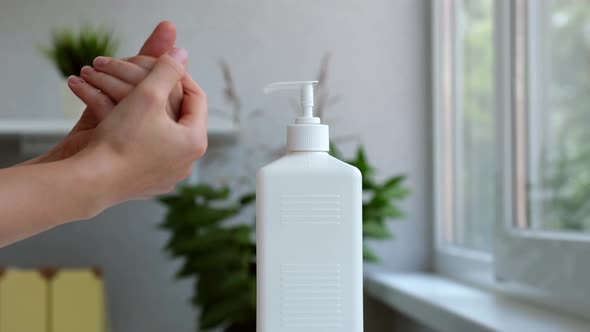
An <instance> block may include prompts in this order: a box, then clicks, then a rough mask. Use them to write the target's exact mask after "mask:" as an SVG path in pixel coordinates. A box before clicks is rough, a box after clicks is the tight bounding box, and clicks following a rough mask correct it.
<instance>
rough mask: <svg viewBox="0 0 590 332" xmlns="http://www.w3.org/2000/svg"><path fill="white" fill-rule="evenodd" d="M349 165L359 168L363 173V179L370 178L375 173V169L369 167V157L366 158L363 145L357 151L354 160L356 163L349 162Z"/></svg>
mask: <svg viewBox="0 0 590 332" xmlns="http://www.w3.org/2000/svg"><path fill="white" fill-rule="evenodd" d="M349 164H351V165H353V166H355V167H356V168H358V169H359V171H361V174H362V175H363V177H365V176H370V175H371V174H372V173H373V172H374V169H373V167H372V166H371V165H369V163H368V161H367V157H366V156H365V150H364V148H363V146H362V145H361V146H359V147H358V149H357V151H356V158H355V159H354V161H352V162H349Z"/></svg>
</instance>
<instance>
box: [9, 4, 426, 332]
mask: <svg viewBox="0 0 590 332" xmlns="http://www.w3.org/2000/svg"><path fill="white" fill-rule="evenodd" d="M427 7H428V3H427V1H415V0H396V1H392V0H365V1H352V0H346V1H345V0H316V1H310V0H307V1H301V0H300V1H287V0H256V1H231V0H215V1H202V0H174V1H161V0H129V1H115V0H105V1H91V0H77V1H76V0H54V1H44V2H40V1H33V0H0V45H2V48H1V51H0V100H2V104H1V105H2V106H0V121H1V118H2V117H16V116H47V117H52V116H58V115H59V112H60V111H59V104H58V98H57V82H58V81H59V79H58V76H57V74H56V73H55V71H54V70H53V69H52V67H51V66H50V64H48V63H47V62H46V61H45V60H44V59H43V58H42V57H40V56H39V54H38V51H37V49H36V47H37V45H39V44H42V43H44V42H46V40H47V37H48V36H49V29H50V28H51V27H54V26H59V25H70V24H78V23H80V22H86V21H88V22H92V23H105V24H108V25H109V26H112V27H113V29H114V30H115V31H116V32H117V33H118V34H119V36H120V37H121V40H122V47H121V51H120V54H121V55H130V54H133V53H134V52H135V51H136V50H137V48H138V47H139V45H140V44H141V41H142V40H143V39H144V38H145V36H146V35H147V34H148V33H149V32H150V31H151V29H152V28H153V27H154V26H155V24H156V23H157V22H158V21H159V20H162V19H169V20H172V21H174V22H175V23H176V24H177V26H178V34H179V40H178V45H181V46H183V47H185V48H187V49H188V51H189V53H190V55H191V66H190V72H191V74H192V75H193V77H195V78H196V79H197V80H198V81H199V82H200V84H201V85H202V86H203V88H204V89H205V90H206V91H207V92H208V95H209V97H210V104H211V106H216V107H224V103H223V99H222V95H221V88H222V80H221V75H220V73H219V68H218V66H217V60H218V58H219V57H220V56H223V57H224V58H225V59H226V60H227V61H228V62H229V63H230V65H231V66H232V69H233V74H234V76H235V79H236V81H237V85H238V89H239V90H240V94H241V95H242V98H243V102H244V106H245V108H246V109H254V108H256V107H262V108H264V109H265V110H266V115H265V117H263V118H261V119H259V121H257V122H254V121H250V122H248V128H247V131H248V132H249V133H251V135H252V136H253V138H252V139H253V140H254V141H256V142H261V143H267V142H274V143H275V144H274V145H275V146H280V145H281V144H282V143H284V136H285V133H284V128H283V126H284V124H286V123H287V122H289V121H291V117H292V111H291V107H290V105H289V104H288V102H287V101H285V100H287V99H286V98H280V97H272V98H269V97H265V96H263V95H262V94H261V93H260V90H261V87H262V86H263V85H264V84H266V83H268V82H273V81H278V80H299V79H309V78H313V77H315V73H316V71H317V68H318V63H319V59H320V57H321V56H322V55H323V54H324V52H326V51H330V52H331V53H332V55H333V57H332V59H333V61H332V66H331V72H330V75H331V76H330V78H329V83H328V84H329V86H330V90H331V91H332V92H333V94H335V95H339V96H340V97H341V98H342V101H341V102H340V103H339V104H338V105H337V106H336V107H334V108H333V109H332V111H331V112H330V114H331V115H333V118H335V121H330V122H331V132H332V135H333V136H342V135H348V134H359V135H360V137H361V140H362V142H363V143H364V144H365V146H366V147H367V150H368V154H369V158H370V160H371V161H372V162H374V163H375V164H376V165H377V166H378V168H379V171H380V172H381V174H383V175H389V174H397V173H406V174H408V176H409V180H408V183H407V184H408V185H409V186H410V187H411V188H412V191H413V193H412V195H411V197H410V198H409V199H408V200H406V201H405V202H404V204H403V208H404V209H405V211H407V213H408V218H407V220H405V221H401V222H395V223H393V224H392V229H393V231H394V233H395V234H396V239H395V240H394V241H388V242H385V243H379V244H375V247H376V248H377V249H378V251H379V253H380V254H381V255H382V256H383V257H384V259H383V261H384V265H385V266H387V267H388V268H391V269H394V270H422V269H427V268H428V267H429V251H430V244H429V243H430V238H431V236H430V234H431V230H430V222H429V220H430V211H429V206H430V205H429V204H430V198H429V197H430V196H429V194H430V168H429V167H430V166H429V160H430V159H429V157H428V156H429V141H430V130H429V128H430V125H429V123H430V116H429V112H430V109H429V97H430V94H429V88H428V86H429V53H430V49H429V47H428V45H429V40H428V39H429V33H428V32H429V26H430V23H429V11H428V8H427ZM347 150H348V151H350V149H347ZM0 152H1V153H2V154H0V159H1V160H2V161H3V164H4V165H7V164H9V163H11V162H13V161H15V160H16V159H18V157H17V156H16V155H15V153H16V152H15V148H14V141H5V142H0ZM260 162H262V161H260ZM228 165H229V166H228ZM232 165H237V164H236V163H233V162H231V160H230V162H228V163H227V165H226V167H215V168H210V169H207V170H206V171H205V172H203V174H202V176H201V177H202V178H208V179H211V178H217V177H220V176H225V175H228V174H231V173H232V172H236V171H238V168H239V166H232ZM252 176H253V174H252ZM162 214H163V210H162V209H161V208H160V207H159V206H157V205H156V204H155V203H151V202H134V203H128V204H124V205H122V206H119V207H115V208H112V209H110V210H108V211H106V212H105V213H103V214H101V215H100V216H98V217H96V218H94V219H93V220H91V221H87V222H81V223H77V224H72V225H67V226H63V227H60V228H58V229H54V230H52V231H49V232H47V233H45V234H42V235H40V236H37V237H35V238H32V239H29V240H26V241H23V242H21V243H18V244H15V245H13V246H11V247H8V248H4V249H1V250H0V265H24V266H39V265H58V266H79V265H100V266H102V267H103V268H104V269H105V278H106V283H107V291H108V299H109V309H110V316H111V321H112V325H113V328H114V329H113V330H114V332H122V331H145V332H150V331H163V330H174V331H189V330H194V328H193V327H194V324H195V317H194V313H193V311H192V309H191V308H190V307H189V306H188V305H187V298H188V296H189V294H190V293H191V287H190V283H188V282H173V281H172V275H173V271H174V269H175V267H176V266H177V264H178V263H177V262H171V261H170V260H169V258H168V257H167V256H166V255H165V254H163V253H162V252H161V247H162V246H163V244H164V242H165V240H166V237H167V235H166V234H165V233H163V232H161V231H159V230H157V229H156V228H155V225H156V224H157V223H158V222H159V221H160V219H161V217H162Z"/></svg>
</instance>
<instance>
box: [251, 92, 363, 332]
mask: <svg viewBox="0 0 590 332" xmlns="http://www.w3.org/2000/svg"><path fill="white" fill-rule="evenodd" d="M314 83H317V81H303V82H284V83H274V84H271V85H268V86H267V87H266V88H265V91H266V92H267V93H268V92H272V91H276V90H288V89H297V90H300V91H301V104H302V110H303V116H301V117H298V118H296V120H295V124H291V125H289V126H288V128H287V149H288V153H287V155H285V156H284V157H282V158H280V159H278V160H276V161H274V162H273V163H271V164H269V165H267V166H265V167H263V168H261V169H260V170H259V171H258V174H257V181H256V237H257V239H256V246H257V250H256V257H257V332H327V331H338V332H362V330H363V305H362V302H363V299H362V288H363V286H362V283H363V279H362V278H363V277H362V186H361V174H360V172H359V170H358V169H356V168H355V167H353V166H350V165H349V164H347V163H344V162H342V161H340V160H338V159H336V158H334V157H332V156H330V155H329V154H328V151H329V147H330V140H329V134H328V126H327V125H324V124H321V123H320V119H319V118H317V117H314V116H313V100H314V98H313V84H314Z"/></svg>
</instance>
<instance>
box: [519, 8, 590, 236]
mask: <svg viewBox="0 0 590 332" xmlns="http://www.w3.org/2000/svg"><path fill="white" fill-rule="evenodd" d="M528 11H529V17H530V25H529V33H528V34H529V39H530V41H529V44H528V45H529V57H528V59H529V62H530V63H529V65H528V71H529V85H530V86H529V102H528V109H529V111H528V117H527V118H528V150H529V152H528V187H529V190H528V202H529V204H528V219H529V227H530V228H532V229H542V230H563V231H575V232H589V231H590V2H588V1H579V0H543V1H530V2H529V9H528Z"/></svg>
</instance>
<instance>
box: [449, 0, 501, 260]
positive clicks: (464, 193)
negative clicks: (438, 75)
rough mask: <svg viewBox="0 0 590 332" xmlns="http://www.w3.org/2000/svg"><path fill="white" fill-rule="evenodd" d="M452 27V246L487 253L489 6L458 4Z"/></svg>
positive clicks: (470, 0) (492, 204) (491, 200)
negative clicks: (453, 48)
mask: <svg viewBox="0 0 590 332" xmlns="http://www.w3.org/2000/svg"><path fill="white" fill-rule="evenodd" d="M457 18H458V20H457V23H458V25H457V27H456V29H457V30H456V37H457V38H456V54H455V57H456V75H455V77H456V78H457V81H456V84H455V86H456V97H455V98H456V107H455V108H454V109H455V114H454V122H455V128H454V140H455V142H454V164H455V167H454V169H455V171H454V173H455V174H454V176H453V178H454V179H455V183H454V187H455V200H454V202H455V217H454V221H455V227H454V229H453V232H454V239H453V242H454V244H456V245H460V246H462V247H467V248H470V249H474V250H478V251H485V252H490V251H491V246H492V245H491V244H492V236H493V231H492V230H493V225H494V220H495V218H496V213H495V211H496V181H495V170H496V158H495V143H494V142H495V138H494V137H495V121H494V113H493V98H494V94H493V86H494V77H493V67H494V61H493V56H494V49H493V34H492V28H493V1H492V0H485V1H482V0H464V1H462V6H460V7H459V11H458V17H457Z"/></svg>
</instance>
